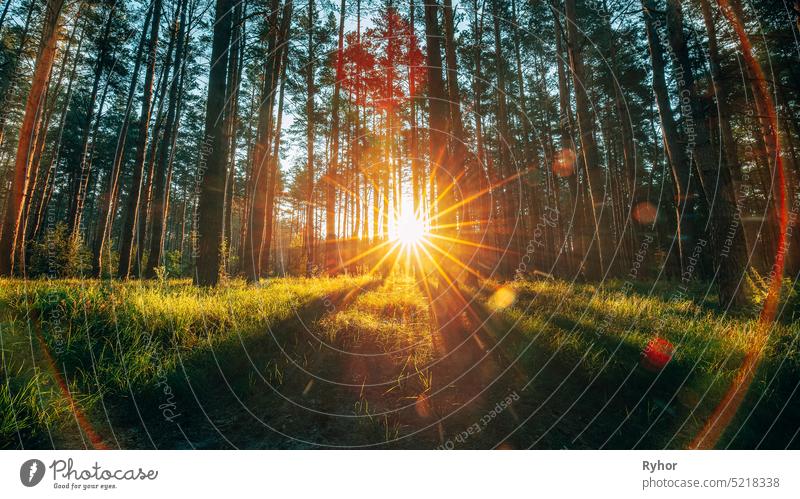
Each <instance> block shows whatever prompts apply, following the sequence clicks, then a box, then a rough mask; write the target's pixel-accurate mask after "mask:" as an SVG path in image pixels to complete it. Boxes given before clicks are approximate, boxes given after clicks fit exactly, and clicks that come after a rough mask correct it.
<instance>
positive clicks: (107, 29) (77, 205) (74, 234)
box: [67, 2, 116, 240]
mask: <svg viewBox="0 0 800 499" xmlns="http://www.w3.org/2000/svg"><path fill="white" fill-rule="evenodd" d="M115 11H116V2H115V3H114V4H113V5H112V6H111V7H110V8H109V9H108V18H107V19H106V22H105V24H104V26H103V34H102V35H101V37H100V38H99V40H98V42H97V44H98V50H97V61H95V68H94V79H93V81H92V91H91V94H90V97H89V103H88V106H87V109H86V118H85V119H86V123H85V124H84V127H83V131H82V134H83V138H82V139H81V156H80V158H79V160H78V162H79V163H78V164H79V166H78V169H77V171H76V172H74V173H73V179H72V183H73V185H74V188H73V193H72V199H71V202H70V207H69V212H68V214H67V216H68V220H67V221H68V225H69V234H70V237H71V238H72V239H73V240H77V239H78V238H79V237H80V236H81V229H82V227H81V225H82V222H83V208H84V205H85V202H86V196H87V194H88V192H87V191H88V188H89V176H90V175H91V167H92V166H91V158H92V155H93V149H94V139H95V138H96V137H95V136H96V131H97V128H98V125H99V123H100V112H101V111H102V105H103V101H104V100H105V95H106V90H107V88H108V87H107V86H106V87H105V88H104V89H103V96H102V98H101V99H100V101H101V103H100V106H97V97H98V92H99V91H100V80H101V78H102V76H103V64H104V63H105V61H104V59H105V57H106V49H107V47H108V38H109V36H110V35H111V27H112V22H113V20H114V13H115ZM95 107H97V109H96V110H95ZM75 173H77V176H75Z"/></svg>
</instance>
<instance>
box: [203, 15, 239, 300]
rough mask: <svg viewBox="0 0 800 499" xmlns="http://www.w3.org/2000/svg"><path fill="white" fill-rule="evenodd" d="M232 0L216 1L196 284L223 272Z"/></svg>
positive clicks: (211, 280) (210, 283) (213, 281)
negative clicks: (226, 103) (223, 219)
mask: <svg viewBox="0 0 800 499" xmlns="http://www.w3.org/2000/svg"><path fill="white" fill-rule="evenodd" d="M232 6H233V0H216V14H215V22H214V35H213V41H212V46H211V69H210V71H209V76H208V103H207V105H206V120H205V134H204V137H205V138H204V145H206V147H207V148H208V149H210V150H207V151H206V152H207V153H208V155H207V157H206V165H205V171H203V169H202V168H201V169H200V172H199V173H200V175H202V177H203V181H202V183H201V186H200V198H199V201H198V227H197V228H196V230H197V231H198V233H199V236H198V255H197V271H196V273H195V283H196V284H198V285H201V286H215V285H216V284H217V283H218V282H219V274H220V263H221V258H220V257H221V254H220V244H221V242H222V216H223V210H222V208H223V203H224V201H225V192H224V190H225V160H226V155H225V147H224V141H225V134H224V130H223V123H224V119H223V118H224V116H223V114H224V112H225V94H226V92H225V88H226V81H225V77H226V74H227V63H228V51H229V49H230V45H231V14H232V9H231V7H232Z"/></svg>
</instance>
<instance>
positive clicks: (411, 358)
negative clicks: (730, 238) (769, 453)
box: [0, 274, 800, 448]
mask: <svg viewBox="0 0 800 499" xmlns="http://www.w3.org/2000/svg"><path fill="white" fill-rule="evenodd" d="M499 286H500V283H489V285H488V286H485V287H483V288H482V289H481V290H469V289H465V290H464V292H465V293H466V294H469V293H474V294H475V296H476V297H477V302H476V309H479V312H478V313H477V316H479V317H480V318H481V320H484V319H485V320H486V324H487V326H486V327H485V328H484V330H483V331H484V333H482V339H483V343H484V344H483V347H482V348H486V349H487V350H486V351H487V352H489V353H488V354H487V356H486V360H485V361H484V364H488V365H483V366H482V369H483V370H482V371H480V372H481V373H483V374H481V375H480V376H484V377H485V378H487V379H480V378H479V377H478V378H463V379H460V381H459V380H458V379H457V376H452V380H451V378H449V377H448V376H449V375H450V374H453V373H452V372H450V371H452V370H453V369H458V367H457V365H458V363H457V362H453V360H452V358H450V357H449V356H448V355H446V353H445V352H443V351H441V348H437V347H436V346H435V345H436V340H435V339H436V336H437V334H438V333H437V326H436V321H435V320H434V318H433V316H432V310H431V305H430V299H429V298H428V297H426V296H425V294H424V292H423V291H421V289H420V286H419V285H418V283H416V282H415V281H414V280H413V279H412V278H410V277H408V276H402V275H399V274H398V275H393V276H390V277H389V278H387V279H385V280H384V279H378V278H372V277H364V276H361V277H337V278H314V279H301V278H281V279H273V280H270V281H268V282H267V283H266V284H264V285H263V286H257V287H255V286H248V285H246V284H244V283H243V282H239V281H230V282H228V283H226V285H224V286H222V287H220V288H218V289H215V290H207V289H198V288H195V287H193V286H192V285H191V283H190V282H189V281H182V280H166V281H153V282H143V283H142V282H127V283H117V282H114V283H111V282H107V281H92V280H58V281H36V280H34V281H27V282H23V281H19V280H2V281H0V309H1V310H2V316H0V321H2V322H0V327H1V328H2V330H1V331H2V339H3V352H2V353H3V375H4V376H3V378H4V382H3V384H2V385H0V411H2V412H1V413H0V414H2V419H0V447H19V446H20V445H21V443H20V442H22V445H24V446H25V447H49V446H51V445H57V446H59V445H60V446H79V445H80V442H81V440H80V438H81V435H80V434H76V433H75V430H74V428H73V429H72V430H69V420H70V417H71V411H70V408H69V405H68V404H67V403H66V402H65V401H64V399H63V397H62V396H61V395H60V390H59V388H58V386H57V385H56V384H55V383H54V380H53V377H52V373H48V364H47V361H46V360H47V359H46V356H45V355H44V352H42V351H41V349H40V348H39V346H38V339H37V338H38V337H39V336H41V338H42V339H43V340H44V342H45V343H46V344H47V348H48V351H49V352H50V354H51V355H52V357H53V359H54V362H55V364H56V366H57V368H58V369H59V370H60V371H63V373H64V374H65V375H66V379H67V380H68V384H69V386H70V391H71V392H72V393H73V395H74V398H75V399H76V401H77V403H78V405H79V406H80V407H81V408H82V409H83V410H84V411H85V412H86V414H87V415H88V418H89V420H90V421H91V422H92V423H93V424H94V425H95V429H96V430H97V432H98V433H99V434H101V435H102V436H103V438H104V440H105V441H106V442H107V443H108V444H109V445H111V446H115V445H120V446H123V447H152V446H154V445H155V446H157V447H186V446H189V445H191V446H195V447H225V446H228V445H234V446H236V447H306V446H313V443H318V444H319V443H321V444H323V445H334V446H335V445H376V444H380V443H382V442H383V443H384V444H386V445H388V446H394V447H423V448H424V447H434V446H436V445H438V444H439V443H441V440H442V438H446V437H447V434H450V433H458V432H459V431H460V430H462V429H464V428H463V427H465V426H467V425H469V424H470V423H471V422H473V421H475V420H476V418H479V417H480V416H481V415H482V414H484V413H485V411H486V410H487V408H491V407H492V406H493V405H494V403H495V402H496V401H497V400H501V399H502V398H503V397H505V396H506V395H507V394H508V393H510V392H511V391H512V390H514V391H517V392H519V393H520V394H521V395H522V397H521V400H520V402H518V403H516V407H515V410H514V411H507V413H504V415H503V416H502V417H499V418H498V420H497V422H493V423H492V428H491V430H489V429H487V431H485V432H483V433H481V436H480V438H478V437H475V438H473V439H471V441H470V446H475V447H491V446H493V445H495V444H498V443H500V442H498V441H495V439H498V438H505V436H506V435H508V434H511V436H510V437H509V439H508V441H509V442H510V443H509V445H512V446H514V447H527V446H530V445H533V446H536V447H556V448H560V447H564V446H566V447H589V448H594V447H599V446H606V447H619V448H628V447H632V446H639V447H644V448H652V447H663V446H668V447H683V446H685V445H687V444H688V442H689V440H690V439H691V438H692V436H693V435H695V434H696V433H697V431H698V430H699V428H700V427H701V426H702V423H703V421H704V417H705V416H707V415H708V414H709V413H710V411H711V410H712V409H713V407H714V405H715V404H716V402H717V401H718V400H719V399H720V398H721V396H722V394H723V393H724V391H725V389H726V388H727V387H728V385H729V383H730V381H731V379H732V377H733V375H734V374H735V372H736V370H737V368H738V366H739V364H740V362H741V360H742V357H743V355H744V353H745V352H746V351H748V349H749V348H750V347H751V344H752V338H753V328H754V327H755V325H754V322H753V320H752V319H751V318H748V317H747V316H746V314H737V315H727V316H726V315H723V314H721V313H719V312H718V311H716V310H715V309H714V307H713V297H709V298H708V300H706V301H704V299H703V297H704V295H703V290H702V289H701V288H699V287H697V288H693V289H691V290H690V291H689V292H688V293H687V294H686V295H676V294H675V292H674V288H673V287H670V285H669V284H659V285H657V286H656V287H655V288H654V289H652V290H651V289H650V288H649V287H646V286H645V285H637V286H636V287H635V288H630V289H627V288H625V287H624V285H623V284H622V283H620V282H608V283H605V284H604V285H603V286H602V287H597V286H593V285H586V284H583V285H570V284H568V283H564V282H559V281H533V282H515V283H511V284H506V285H505V287H504V290H505V291H504V293H505V295H497V294H494V290H495V289H497V287H499ZM709 303H711V305H709ZM440 320H441V318H440ZM798 334H800V326H798V324H794V323H791V322H788V321H787V322H779V323H778V324H777V325H776V327H775V328H774V330H773V331H772V333H771V335H770V341H769V343H768V345H767V348H766V350H765V353H764V360H763V362H762V363H761V365H760V367H759V371H758V374H757V376H756V379H755V381H754V383H753V388H752V390H751V392H750V393H749V394H748V397H747V398H746V400H745V403H744V405H743V408H742V410H741V411H740V413H739V414H738V415H737V418H736V420H735V421H734V424H733V425H731V430H730V431H729V432H728V433H726V435H725V438H723V441H722V442H721V443H720V445H722V446H728V445H730V446H732V447H745V448H747V447H754V446H756V445H762V446H767V447H782V446H785V445H786V444H788V443H789V439H790V438H791V432H792V431H794V430H793V429H792V424H794V425H796V416H797V412H798V411H797V406H798V405H800V404H798V400H800V399H798V395H797V394H795V395H794V398H792V397H791V395H792V393H793V390H794V388H795V387H796V384H797V382H798V380H800V349H798V344H797V343H798V342H797V341H796V340H797V337H798ZM654 337H661V338H666V339H667V340H669V341H670V342H671V343H672V344H673V345H675V347H676V348H675V355H674V357H673V359H672V361H671V362H670V364H669V365H668V366H667V367H666V368H665V369H664V370H663V371H661V372H657V373H654V372H651V371H648V370H647V369H644V368H642V366H641V352H642V351H643V350H644V349H645V348H646V346H647V344H648V343H649V342H650V341H651V340H652V339H653V338H654ZM512 363H513V364H514V366H513V368H512V369H505V368H506V367H508V366H509V365H511V364H512ZM34 364H35V365H36V367H33V365H34ZM484 368H485V369H484ZM478 371H479V370H476V373H477V372H478ZM490 373H491V374H490ZM455 374H458V373H455ZM475 376H479V375H478V374H475ZM490 377H491V379H489V378H490ZM495 378H496V379H495ZM475 379H478V381H480V382H485V385H486V386H485V389H484V388H483V386H482V385H481V387H480V388H481V390H480V394H481V396H480V397H479V398H474V397H467V395H466V394H467V393H468V392H469V390H470V389H471V388H475V387H473V386H465V385H466V384H470V383H472V384H475ZM453 380H454V381H453ZM475 391H476V392H477V391H478V390H475ZM470 393H471V392H470ZM428 397H431V398H430V402H429V399H428ZM465 399H466V400H465ZM787 401H788V402H789V404H788V405H787V404H786V403H787ZM784 405H787V407H784ZM165 406H166V407H169V408H171V409H173V408H174V412H175V413H180V419H179V422H180V428H178V427H177V426H176V425H175V424H172V423H173V421H171V420H169V418H166V417H165V409H164V407H165ZM421 407H422V409H421ZM309 408H314V409H315V410H309ZM316 409H318V410H316ZM431 413H433V414H431ZM451 413H452V414H451ZM512 413H513V414H512ZM443 416H446V417H445V418H444V419H443V420H441V422H440V423H439V424H438V425H437V424H435V421H436V420H437V419H438V418H441V417H443ZM512 416H513V418H512ZM778 416H780V417H778ZM520 423H522V424H521V425H520ZM773 423H775V424H773ZM143 425H146V427H147V430H143V429H142V428H143ZM73 426H74V425H73ZM794 428H795V429H796V426H795V427H794ZM179 430H180V431H179ZM70 432H71V433H70ZM181 433H185V434H188V435H191V436H192V437H193V441H192V442H191V443H187V442H186V441H185V440H183V437H182V435H181ZM281 434H291V435H293V436H294V437H295V439H294V440H292V439H289V440H287V439H286V438H285V437H282V436H281ZM50 435H55V437H54V440H53V441H51V440H50ZM221 435H225V438H222V437H221ZM762 437H765V438H764V439H763V440H764V441H763V442H762ZM781 442H783V445H781ZM792 445H793V446H797V445H798V442H797V439H795V441H794V443H793V444H792Z"/></svg>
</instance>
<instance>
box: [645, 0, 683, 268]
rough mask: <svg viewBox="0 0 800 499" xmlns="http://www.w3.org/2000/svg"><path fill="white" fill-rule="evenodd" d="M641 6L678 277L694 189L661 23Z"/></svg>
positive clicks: (647, 5) (649, 5) (647, 2)
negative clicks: (668, 175) (674, 103)
mask: <svg viewBox="0 0 800 499" xmlns="http://www.w3.org/2000/svg"><path fill="white" fill-rule="evenodd" d="M642 7H644V10H643V12H644V23H645V30H646V32H647V45H648V48H649V51H650V66H651V67H652V70H653V93H654V94H655V96H656V105H657V107H658V116H659V120H660V123H661V133H662V135H663V138H664V150H665V152H666V154H667V160H668V161H669V165H670V170H671V172H672V187H673V193H674V204H675V221H676V227H675V229H676V230H675V238H674V241H673V244H674V245H675V246H677V254H678V262H679V265H678V267H679V268H678V274H679V275H680V274H681V273H683V269H685V268H686V267H687V265H688V262H687V261H686V259H687V258H688V254H687V249H689V248H692V246H694V242H693V241H694V237H695V230H694V229H695V228H694V224H693V223H692V220H693V214H694V213H693V212H694V204H695V192H694V189H696V188H695V187H693V186H692V183H691V182H692V175H691V165H690V163H689V158H688V157H687V155H686V149H685V148H683V147H681V145H680V135H679V133H678V125H677V123H675V118H674V116H673V113H672V106H671V104H670V97H669V92H668V91H667V83H666V78H665V75H664V68H665V63H666V61H665V60H664V47H663V45H662V38H661V36H660V34H659V32H658V30H657V28H656V23H658V26H661V24H662V23H661V21H660V20H659V19H657V18H656V16H657V15H658V11H657V10H656V9H655V7H654V4H653V3H652V0H642ZM689 252H690V251H689Z"/></svg>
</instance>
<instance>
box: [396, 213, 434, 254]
mask: <svg viewBox="0 0 800 499" xmlns="http://www.w3.org/2000/svg"><path fill="white" fill-rule="evenodd" d="M426 234H427V230H426V229H425V224H424V223H423V222H422V220H420V219H418V218H417V217H415V216H413V215H411V214H408V215H403V216H402V217H401V218H400V220H398V221H397V239H398V240H399V241H400V244H402V245H403V246H405V247H413V246H417V245H419V244H420V243H422V241H423V240H424V239H425V235H426Z"/></svg>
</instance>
